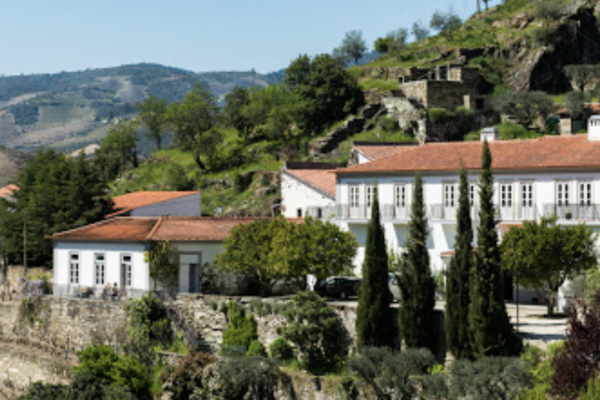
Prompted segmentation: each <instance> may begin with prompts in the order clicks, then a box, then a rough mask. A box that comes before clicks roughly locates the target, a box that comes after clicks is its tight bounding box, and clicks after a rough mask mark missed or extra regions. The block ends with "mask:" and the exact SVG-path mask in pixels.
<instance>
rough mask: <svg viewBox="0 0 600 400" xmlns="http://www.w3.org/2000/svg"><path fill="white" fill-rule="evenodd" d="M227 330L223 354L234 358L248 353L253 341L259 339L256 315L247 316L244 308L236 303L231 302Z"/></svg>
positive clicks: (224, 334)
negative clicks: (239, 354)
mask: <svg viewBox="0 0 600 400" xmlns="http://www.w3.org/2000/svg"><path fill="white" fill-rule="evenodd" d="M227 308H228V313H227V318H228V320H229V321H228V323H227V330H226V331H225V332H223V353H224V354H225V355H229V356H233V355H237V354H238V353H241V354H242V355H243V354H245V353H246V350H247V349H248V348H249V347H250V344H251V343H252V341H254V340H257V339H258V334H257V333H256V320H255V319H254V315H252V314H250V315H248V316H245V312H244V309H243V307H241V306H240V305H239V304H237V303H236V302H235V301H230V302H229V304H228V306H227Z"/></svg>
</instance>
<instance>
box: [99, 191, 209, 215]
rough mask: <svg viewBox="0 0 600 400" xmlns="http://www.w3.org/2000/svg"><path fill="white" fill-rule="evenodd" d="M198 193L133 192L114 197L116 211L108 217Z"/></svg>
mask: <svg viewBox="0 0 600 400" xmlns="http://www.w3.org/2000/svg"><path fill="white" fill-rule="evenodd" d="M194 194H198V192H194V191H191V192H132V193H127V194H124V195H121V196H116V197H113V202H114V212H113V213H112V214H109V215H107V216H106V218H111V217H115V216H117V215H122V214H125V213H128V212H129V211H131V210H133V209H136V208H140V207H145V206H149V205H151V204H156V203H162V202H163V201H168V200H173V199H178V198H181V197H185V196H191V195H194Z"/></svg>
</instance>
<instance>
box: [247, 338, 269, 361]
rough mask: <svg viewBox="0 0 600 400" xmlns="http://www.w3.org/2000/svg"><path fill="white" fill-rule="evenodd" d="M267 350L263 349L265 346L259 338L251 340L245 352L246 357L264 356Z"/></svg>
mask: <svg viewBox="0 0 600 400" xmlns="http://www.w3.org/2000/svg"><path fill="white" fill-rule="evenodd" d="M266 356H267V351H266V350H265V346H263V344H262V343H261V342H260V340H257V339H255V340H253V341H252V343H250V346H249V347H248V352H247V353H246V357H266Z"/></svg>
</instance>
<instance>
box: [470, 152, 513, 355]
mask: <svg viewBox="0 0 600 400" xmlns="http://www.w3.org/2000/svg"><path fill="white" fill-rule="evenodd" d="M481 164H482V165H481V176H480V182H479V203H480V204H479V207H480V209H479V228H478V231H477V236H478V237H477V251H476V256H475V265H474V267H473V269H472V273H471V306H470V308H469V325H470V330H471V338H472V339H471V340H472V342H471V343H472V345H473V355H474V356H476V357H484V356H500V355H508V354H509V353H510V352H511V351H510V350H511V345H512V344H513V343H512V332H511V326H510V322H509V320H508V314H507V313H506V305H505V304H504V290H503V287H502V286H503V282H502V273H501V269H500V250H499V244H498V233H497V231H496V224H497V221H496V218H495V215H494V203H493V196H494V187H493V186H494V178H493V176H492V155H491V153H490V149H489V146H488V144H487V141H485V142H484V143H483V150H482V162H481Z"/></svg>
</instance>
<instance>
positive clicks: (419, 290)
mask: <svg viewBox="0 0 600 400" xmlns="http://www.w3.org/2000/svg"><path fill="white" fill-rule="evenodd" d="M428 235H429V232H428V223H427V216H426V215H425V202H424V199H423V180H422V178H421V175H420V174H419V173H417V174H416V175H415V186H414V191H413V201H412V204H411V213H410V222H409V224H408V237H407V239H406V243H405V245H404V248H405V253H404V254H403V256H402V261H401V263H402V264H401V265H402V267H401V268H400V276H399V279H398V286H399V287H400V306H399V308H398V318H399V322H398V324H399V326H400V336H401V337H402V340H403V341H404V342H405V343H406V345H407V346H408V347H427V348H429V349H431V348H432V347H433V344H434V342H435V341H434V338H435V336H436V334H435V327H434V322H433V309H434V307H435V282H434V280H433V275H432V274H431V267H430V265H429V250H428V249H427V237H428Z"/></svg>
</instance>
